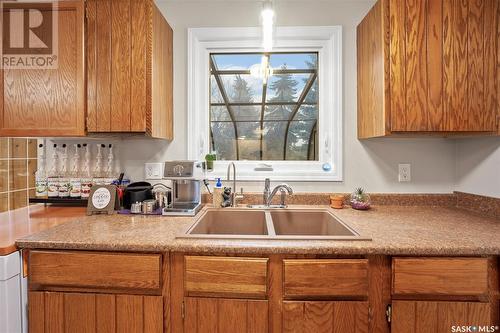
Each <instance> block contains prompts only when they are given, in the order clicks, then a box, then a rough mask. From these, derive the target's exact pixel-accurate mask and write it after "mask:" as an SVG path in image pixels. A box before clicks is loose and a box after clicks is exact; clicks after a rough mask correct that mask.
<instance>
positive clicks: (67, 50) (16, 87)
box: [0, 1, 85, 136]
mask: <svg viewBox="0 0 500 333" xmlns="http://www.w3.org/2000/svg"><path fill="white" fill-rule="evenodd" d="M33 8H35V9H37V10H38V12H36V13H41V22H44V20H45V21H50V22H54V21H55V22H57V28H54V29H52V28H51V27H48V26H46V25H41V26H39V28H38V29H37V30H35V33H33V32H31V33H32V34H34V35H36V36H37V40H39V41H41V42H42V43H43V46H40V49H48V48H47V45H52V47H53V52H54V51H55V50H57V53H55V56H56V58H54V57H51V59H52V60H54V59H56V62H55V63H53V67H50V66H47V65H48V64H49V60H47V61H46V62H39V63H38V64H39V65H40V66H39V67H37V66H35V67H30V68H28V67H24V69H19V67H16V68H12V67H6V68H4V69H3V70H1V71H0V73H1V74H0V75H1V78H0V135H1V136H80V135H84V134H85V82H84V63H85V61H84V46H83V45H84V37H83V30H84V29H83V27H84V13H83V1H60V2H59V1H56V2H54V3H40V4H33V3H30V4H29V7H26V8H24V11H25V12H24V15H25V16H26V15H27V13H28V11H29V10H30V9H33ZM3 15H4V16H5V17H10V19H13V17H12V14H11V12H10V9H9V8H7V5H4V6H3ZM30 15H32V14H30ZM33 15H35V14H33ZM30 18H31V16H30ZM35 18H36V16H35ZM38 19H39V18H38ZM42 24H45V23H42ZM54 26H55V25H54ZM15 29H16V31H17V32H18V33H21V32H22V31H25V30H26V29H27V28H26V27H24V28H23V27H16V28H15ZM23 29H24V30H23ZM4 34H7V32H6V31H4ZM31 38H34V37H33V36H32V35H30V39H29V40H30V42H29V43H30V44H29V45H42V44H36V43H34V44H31V43H32V41H31ZM24 40H27V38H26V33H25V36H24ZM44 41H45V42H44ZM47 41H51V42H47ZM11 43H12V41H11ZM37 43H40V42H37ZM31 50H32V49H30V50H29V51H26V50H24V51H22V52H20V53H26V55H27V56H31V55H32V54H33V53H35V54H38V53H39V52H42V51H40V50H38V49H35V51H33V52H32V51H31ZM37 50H38V51H37ZM6 52H7V51H6V50H4V54H3V55H4V56H9V55H8V54H6ZM44 58H45V57H44ZM51 63H52V62H51ZM45 66H47V68H45Z"/></svg>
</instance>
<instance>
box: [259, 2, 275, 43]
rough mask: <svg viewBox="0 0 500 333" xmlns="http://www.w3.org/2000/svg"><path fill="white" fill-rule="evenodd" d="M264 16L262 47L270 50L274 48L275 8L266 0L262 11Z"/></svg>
mask: <svg viewBox="0 0 500 333" xmlns="http://www.w3.org/2000/svg"><path fill="white" fill-rule="evenodd" d="M260 15H261V17H262V47H263V48H264V51H266V52H269V51H271V50H272V49H273V23H274V10H273V7H272V4H271V2H265V3H264V6H263V8H262V12H261V14H260Z"/></svg>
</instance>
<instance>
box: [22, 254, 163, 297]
mask: <svg viewBox="0 0 500 333" xmlns="http://www.w3.org/2000/svg"><path fill="white" fill-rule="evenodd" d="M161 272H162V256H161V255H160V254H135V253H134V254H131V253H102V252H87V251H39V250H32V251H30V257H29V287H30V290H69V291H76V290H88V291H99V290H105V291H106V292H124V293H135V294H138V293H152V294H161V288H162V283H163V279H162V276H161Z"/></svg>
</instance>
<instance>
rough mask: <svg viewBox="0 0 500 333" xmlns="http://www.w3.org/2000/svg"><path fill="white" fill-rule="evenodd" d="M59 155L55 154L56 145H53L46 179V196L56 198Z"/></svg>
mask: <svg viewBox="0 0 500 333" xmlns="http://www.w3.org/2000/svg"><path fill="white" fill-rule="evenodd" d="M58 171H59V154H58V153H57V144H56V143H54V147H53V151H52V165H51V166H50V171H49V174H48V178H47V196H48V197H49V198H57V197H58V196H59V173H58Z"/></svg>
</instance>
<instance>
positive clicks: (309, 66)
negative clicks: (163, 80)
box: [210, 52, 318, 161]
mask: <svg viewBox="0 0 500 333" xmlns="http://www.w3.org/2000/svg"><path fill="white" fill-rule="evenodd" d="M317 123H318V53H317V52H307V53H306V52H303V53H213V54H211V55H210V151H211V152H212V153H216V155H217V159H219V160H237V161H238V160H268V161H275V160H277V161H279V160H298V161H304V160H305V161H307V160H317V159H318V153H317V150H316V148H317V141H318V138H317V134H318V131H317Z"/></svg>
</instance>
